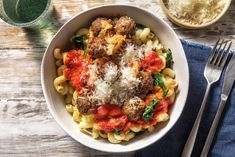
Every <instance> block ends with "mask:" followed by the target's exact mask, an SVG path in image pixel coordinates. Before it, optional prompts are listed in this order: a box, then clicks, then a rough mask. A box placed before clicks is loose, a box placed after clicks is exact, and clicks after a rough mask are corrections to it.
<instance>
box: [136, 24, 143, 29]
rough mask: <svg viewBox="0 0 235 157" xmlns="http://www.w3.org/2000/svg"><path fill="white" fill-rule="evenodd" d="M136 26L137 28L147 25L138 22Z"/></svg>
mask: <svg viewBox="0 0 235 157" xmlns="http://www.w3.org/2000/svg"><path fill="white" fill-rule="evenodd" d="M136 28H137V29H144V28H145V25H142V24H140V23H136Z"/></svg>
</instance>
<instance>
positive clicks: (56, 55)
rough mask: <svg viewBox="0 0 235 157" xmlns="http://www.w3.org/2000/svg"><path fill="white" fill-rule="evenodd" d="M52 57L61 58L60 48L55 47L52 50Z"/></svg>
mask: <svg viewBox="0 0 235 157" xmlns="http://www.w3.org/2000/svg"><path fill="white" fill-rule="evenodd" d="M54 57H55V59H62V53H61V49H59V48H56V49H55V50H54Z"/></svg>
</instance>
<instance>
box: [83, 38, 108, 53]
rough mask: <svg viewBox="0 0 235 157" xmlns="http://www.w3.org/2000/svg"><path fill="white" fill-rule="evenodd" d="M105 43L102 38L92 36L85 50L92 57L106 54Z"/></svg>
mask: <svg viewBox="0 0 235 157" xmlns="http://www.w3.org/2000/svg"><path fill="white" fill-rule="evenodd" d="M106 50H107V43H106V41H105V40H104V38H101V37H94V38H92V39H91V40H90V41H89V42H88V44H87V50H86V52H87V53H88V54H90V55H92V56H93V57H94V58H99V57H103V56H105V54H106Z"/></svg>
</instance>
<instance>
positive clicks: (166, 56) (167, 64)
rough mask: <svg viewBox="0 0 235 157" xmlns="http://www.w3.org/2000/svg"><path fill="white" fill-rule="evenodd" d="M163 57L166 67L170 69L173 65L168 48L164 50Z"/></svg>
mask: <svg viewBox="0 0 235 157" xmlns="http://www.w3.org/2000/svg"><path fill="white" fill-rule="evenodd" d="M164 56H165V58H166V67H171V66H172V64H173V63H174V61H173V57H172V52H171V49H169V48H168V49H165V51H164Z"/></svg>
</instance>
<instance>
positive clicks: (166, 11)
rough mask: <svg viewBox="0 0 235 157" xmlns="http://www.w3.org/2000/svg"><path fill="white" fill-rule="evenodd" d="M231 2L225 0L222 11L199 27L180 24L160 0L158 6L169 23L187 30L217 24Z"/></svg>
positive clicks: (230, 0)
mask: <svg viewBox="0 0 235 157" xmlns="http://www.w3.org/2000/svg"><path fill="white" fill-rule="evenodd" d="M231 2H232V0H227V2H226V4H225V7H224V8H223V10H222V11H221V13H220V14H219V15H218V16H217V17H216V18H214V19H213V20H211V21H210V22H207V23H204V24H201V25H193V24H190V23H187V22H182V21H181V20H179V19H177V18H176V17H174V16H173V15H172V14H171V13H170V12H169V10H168V9H167V7H166V5H165V4H164V2H163V0H160V6H161V8H162V10H163V12H164V13H165V15H166V16H167V17H168V18H169V20H170V21H172V22H173V23H175V24H176V25H178V26H181V27H183V28H188V29H200V28H204V27H207V26H210V25H212V24H213V23H215V22H217V21H218V20H219V19H220V18H221V17H222V16H223V15H224V14H225V13H226V12H227V10H228V8H229V6H230V4H231Z"/></svg>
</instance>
